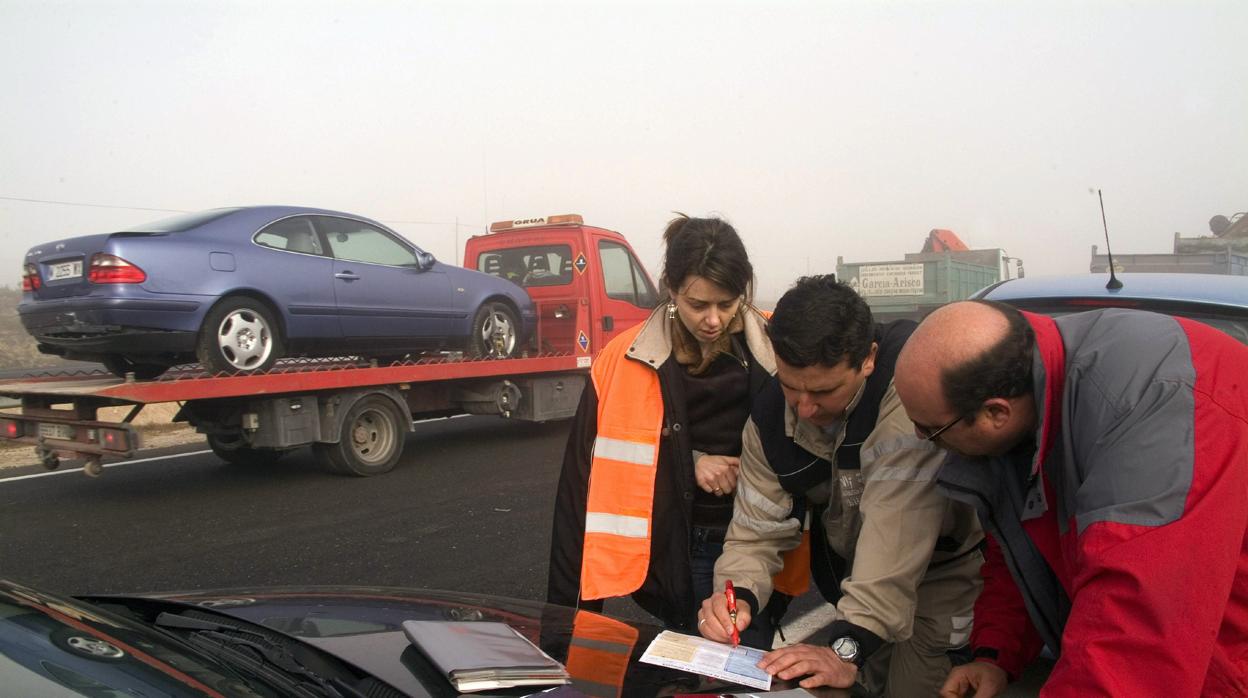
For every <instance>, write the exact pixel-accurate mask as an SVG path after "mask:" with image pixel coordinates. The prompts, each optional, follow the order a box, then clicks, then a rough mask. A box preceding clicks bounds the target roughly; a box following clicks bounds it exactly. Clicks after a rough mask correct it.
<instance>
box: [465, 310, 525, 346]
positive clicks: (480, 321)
mask: <svg viewBox="0 0 1248 698" xmlns="http://www.w3.org/2000/svg"><path fill="white" fill-rule="evenodd" d="M519 343H520V323H519V322H517V320H516V314H515V313H514V312H512V310H511V308H509V307H507V305H506V304H504V303H485V304H483V305H482V306H481V307H480V308H478V309H477V314H476V315H474V316H473V320H472V336H470V337H469V338H468V351H469V353H470V355H471V356H472V357H473V358H476V359H506V358H510V357H511V356H513V355H515V353H516V348H517V347H518V345H519Z"/></svg>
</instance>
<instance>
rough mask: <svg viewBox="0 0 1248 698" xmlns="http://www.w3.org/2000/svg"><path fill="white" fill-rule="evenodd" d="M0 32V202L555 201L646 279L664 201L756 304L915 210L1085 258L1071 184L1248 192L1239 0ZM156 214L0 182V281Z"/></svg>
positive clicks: (434, 208) (1168, 203) (385, 11)
mask: <svg viewBox="0 0 1248 698" xmlns="http://www.w3.org/2000/svg"><path fill="white" fill-rule="evenodd" d="M0 26H2V27H3V28H4V34H5V36H6V39H5V41H4V42H0V95H3V100H2V102H0V104H2V106H0V134H3V135H0V197H17V198H30V199H47V200H56V201H69V202H82V203H94V204H107V205H116V206H134V207H150V208H161V209H178V210H198V209H204V208H212V207H217V206H231V205H245V204H260V203H289V204H301V205H312V206H321V207H325V208H333V209H339V210H345V211H350V212H354V213H359V214H363V215H366V216H370V217H373V218H377V219H379V220H382V221H385V222H387V223H388V224H390V225H391V227H393V228H395V229H396V230H398V231H399V232H401V233H403V234H404V235H406V236H407V237H408V238H410V239H411V240H413V241H414V242H416V243H417V244H419V245H421V246H423V247H424V248H426V249H428V250H429V251H431V252H433V253H434V254H436V255H438V256H439V257H441V258H442V259H444V260H447V261H451V260H455V261H457V262H458V261H459V259H458V257H459V253H460V251H462V246H463V240H464V239H465V238H466V237H467V236H468V235H469V234H470V233H471V232H473V231H479V230H480V227H481V226H482V225H485V224H488V223H489V222H490V221H494V220H501V219H509V218H518V217H527V216H533V215H544V214H553V213H568V212H575V213H581V214H583V215H584V216H585V219H586V221H587V222H589V223H592V224H596V225H601V226H603V227H607V228H611V229H615V230H619V231H621V232H623V233H625V234H626V235H627V236H629V238H630V239H631V240H632V242H633V244H634V246H635V247H637V249H638V251H639V253H640V254H641V256H642V259H643V261H644V262H645V263H646V265H647V266H648V267H649V268H650V270H651V273H652V274H654V275H657V273H658V271H659V269H658V266H659V260H660V244H659V235H660V233H661V231H662V228H663V225H664V223H665V222H666V221H667V220H668V219H669V218H670V217H671V214H672V212H673V211H684V212H687V213H690V214H693V215H703V214H707V213H718V214H721V215H723V216H724V217H726V218H728V219H729V220H730V221H732V222H733V223H734V224H735V225H736V227H737V229H738V230H739V231H740V232H741V234H742V236H743V237H744V239H745V241H746V245H747V247H748V249H749V251H750V254H751V257H752V259H753V260H754V263H755V267H756V270H757V272H758V276H759V281H760V295H761V296H762V297H765V298H766V297H774V296H775V295H777V294H778V293H779V292H781V291H782V290H783V288H785V287H786V286H787V285H788V284H789V283H790V282H791V281H792V280H793V279H794V278H795V277H796V276H797V275H799V274H802V273H805V272H806V271H807V269H809V270H810V271H812V272H818V271H834V270H835V264H836V257H837V255H843V256H844V257H845V259H846V260H847V261H877V260H878V261H883V260H893V259H900V258H901V257H902V255H903V254H904V253H906V252H917V251H918V250H919V247H920V246H921V244H922V242H923V240H924V238H925V236H926V234H927V232H928V230H930V229H931V228H937V227H939V228H950V229H952V230H954V231H955V232H956V233H957V234H958V235H959V236H961V237H962V239H963V240H965V241H966V242H967V243H968V244H969V245H971V246H972V247H1003V248H1005V250H1006V251H1007V252H1008V253H1009V254H1011V255H1014V256H1020V257H1022V258H1023V259H1024V260H1025V262H1026V268H1027V273H1028V275H1036V274H1042V273H1062V272H1083V271H1086V270H1087V265H1088V261H1089V257H1088V255H1089V252H1090V246H1091V245H1093V244H1102V246H1103V238H1102V232H1101V219H1100V212H1099V209H1098V208H1097V202H1096V196H1095V195H1094V194H1089V188H1090V187H1091V188H1095V187H1100V188H1102V189H1103V190H1104V192H1105V198H1106V208H1107V214H1108V218H1109V226H1110V233H1111V235H1112V238H1111V239H1112V242H1113V245H1114V250H1115V252H1119V253H1130V252H1168V251H1170V248H1171V240H1172V237H1173V234H1174V233H1175V232H1176V231H1180V232H1183V233H1184V234H1187V235H1195V234H1208V228H1207V221H1208V220H1209V218H1210V217H1211V216H1212V215H1214V214H1218V213H1221V214H1226V215H1230V214H1232V213H1235V212H1237V211H1243V210H1248V126H1246V125H1245V124H1248V118H1246V117H1245V116H1244V114H1245V113H1248V90H1245V89H1244V85H1245V83H1246V82H1248V52H1245V51H1244V50H1243V37H1244V36H1245V34H1246V32H1248V3H1245V2H1239V1H1235V2H1200V3H1196V2H1090V3H1087V2H1079V3H1054V2H1001V3H997V2H974V3H971V2H957V3H954V2H908V3H895V2H894V3H866V2H847V3H827V2H817V3H798V2H774V1H773V2H762V1H759V2H735V3H683V4H673V3H637V2H630V3H614V2H613V3H607V2H576V3H535V2H506V3H501V2H494V3H485V2H458V3H418V2H402V3H401V2H358V1H357V2H351V3H349V4H348V3H346V2H281V3H275V2H261V3H256V2H231V3H224V2H189V1H187V2H179V1H173V2H135V1H128V2H86V1H82V0H78V1H73V2H44V1H39V2H30V1H26V0H0ZM164 215H166V214H163V213H159V212H149V211H136V210H122V209H108V208H90V207H75V206H64V205H47V204H39V203H30V202H19V201H10V200H3V199H0V236H2V237H0V239H2V240H3V245H0V270H9V271H8V272H7V273H8V274H9V276H8V277H0V283H5V284H8V285H13V284H15V283H16V282H17V280H18V277H19V266H20V260H21V257H22V255H23V254H24V252H25V250H26V248H28V247H30V246H31V245H34V244H36V243H41V242H46V241H49V240H52V239H56V238H61V237H68V236H71V235H79V234H85V233H93V232H105V231H108V230H110V229H116V228H118V227H121V226H124V225H127V224H134V223H140V222H144V221H147V220H153V219H156V218H160V217H163V216H164ZM456 219H458V220H459V221H460V223H461V226H460V234H459V245H460V247H459V250H456V249H455V239H456V235H455V226H454V224H453V223H454V221H455V220H456Z"/></svg>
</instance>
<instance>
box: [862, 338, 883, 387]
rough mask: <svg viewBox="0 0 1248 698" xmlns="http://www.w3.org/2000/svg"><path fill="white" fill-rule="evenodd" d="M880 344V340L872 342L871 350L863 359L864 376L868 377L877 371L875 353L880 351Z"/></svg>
mask: <svg viewBox="0 0 1248 698" xmlns="http://www.w3.org/2000/svg"><path fill="white" fill-rule="evenodd" d="M879 351H880V345H879V343H878V342H871V351H870V352H868V353H867V358H865V359H863V360H862V377H863V378H867V377H868V376H870V375H871V374H872V373H874V372H875V355H876V354H877V353H879Z"/></svg>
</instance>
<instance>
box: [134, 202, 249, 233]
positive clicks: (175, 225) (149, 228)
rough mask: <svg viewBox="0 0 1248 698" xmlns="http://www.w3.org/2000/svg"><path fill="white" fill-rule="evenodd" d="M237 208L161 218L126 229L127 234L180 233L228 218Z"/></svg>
mask: <svg viewBox="0 0 1248 698" xmlns="http://www.w3.org/2000/svg"><path fill="white" fill-rule="evenodd" d="M238 210H241V209H238V208H214V209H209V210H207V211H196V212H195V213H182V214H178V215H176V216H170V217H169V218H162V219H160V220H158V221H154V222H152V223H144V224H142V225H136V226H133V227H130V228H127V229H126V231H125V232H127V233H181V232H185V231H187V230H190V229H191V228H198V227H199V226H201V225H203V224H205V223H208V222H210V221H215V220H216V219H218V218H222V217H224V216H228V215H230V214H231V213H234V212H235V211H238Z"/></svg>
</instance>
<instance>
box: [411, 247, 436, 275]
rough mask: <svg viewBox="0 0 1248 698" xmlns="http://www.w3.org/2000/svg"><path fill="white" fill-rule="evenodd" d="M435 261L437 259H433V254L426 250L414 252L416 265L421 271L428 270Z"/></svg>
mask: <svg viewBox="0 0 1248 698" xmlns="http://www.w3.org/2000/svg"><path fill="white" fill-rule="evenodd" d="M436 261H438V260H436V259H434V257H433V255H432V254H430V253H428V252H417V253H416V266H417V267H419V268H420V270H421V271H429V270H430V269H432V268H433V263H434V262H436Z"/></svg>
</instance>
